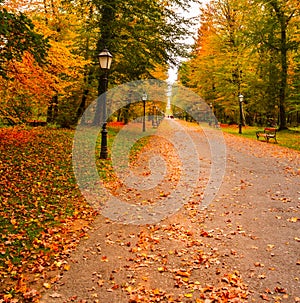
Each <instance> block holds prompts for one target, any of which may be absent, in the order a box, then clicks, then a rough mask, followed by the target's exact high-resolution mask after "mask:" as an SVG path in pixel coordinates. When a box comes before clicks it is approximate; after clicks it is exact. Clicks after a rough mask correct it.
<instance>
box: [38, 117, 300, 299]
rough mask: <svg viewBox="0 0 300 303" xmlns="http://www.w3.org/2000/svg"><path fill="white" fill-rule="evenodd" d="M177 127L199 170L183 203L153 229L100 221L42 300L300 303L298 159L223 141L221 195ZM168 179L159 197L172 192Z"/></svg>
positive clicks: (259, 145) (201, 152)
mask: <svg viewBox="0 0 300 303" xmlns="http://www.w3.org/2000/svg"><path fill="white" fill-rule="evenodd" d="M166 123H168V122H166ZM172 123H176V122H172ZM183 127H184V128H185V130H184V132H186V133H187V134H188V135H189V136H190V137H191V138H192V140H193V142H194V143H195V146H196V149H197V150H198V157H199V160H200V163H201V169H200V170H201V173H200V175H199V178H198V182H197V184H196V185H195V188H194V192H193V194H192V195H191V197H190V198H189V199H188V200H187V202H186V204H185V205H184V206H183V207H182V208H181V209H180V210H179V211H178V212H176V213H174V214H171V215H169V216H168V217H167V218H165V219H163V220H162V221H161V222H159V223H157V224H146V225H133V224H121V223H119V222H116V221H112V220H110V219H107V218H104V217H102V216H99V217H98V218H97V219H96V221H95V223H94V225H93V226H92V227H91V229H90V232H89V238H88V239H85V240H83V241H82V242H81V244H80V245H79V246H78V248H77V250H76V252H74V254H73V255H72V256H71V257H70V261H69V264H70V270H68V271H64V272H62V273H61V274H60V278H59V280H58V282H56V283H55V284H54V285H52V287H51V289H49V290H47V291H46V292H45V293H44V296H43V298H42V299H41V302H44V303H52V302H59V303H62V302H81V303H83V302H93V303H97V302H105V303H116V302H118V303H119V302H120V303H123V302H124V303H125V302H131V303H134V302H204V303H209V302H211V303H212V302H300V232H299V230H300V229H299V226H300V215H299V211H300V186H299V184H300V182H299V181H300V154H299V152H296V151H292V150H289V149H285V148H282V147H280V146H278V145H276V144H273V143H265V142H258V141H254V140H247V139H244V138H240V137H236V136H232V135H224V136H225V142H226V153H227V159H226V171H225V175H224V178H223V183H222V185H221V187H220V190H219V191H218V182H219V181H218V178H215V179H214V180H211V179H210V175H209V173H208V172H209V171H211V170H210V169H211V167H212V166H213V165H212V164H211V162H212V161H214V160H212V158H211V155H210V151H209V144H208V142H207V134H206V136H205V134H204V133H203V131H199V130H198V129H197V128H194V127H191V126H190V125H187V124H183ZM168 131H170V130H168ZM209 140H210V141H211V142H209V143H210V144H211V143H212V141H213V139H211V138H210V139H209ZM152 143H153V142H152ZM151 146H152V147H156V145H155V144H154V145H153V144H152V145H151ZM210 146H212V145H210ZM166 153H167V151H166ZM167 156H168V155H167ZM221 156H222V155H221ZM223 159H224V158H223ZM219 160H220V159H219ZM219 160H218V159H217V160H216V159H215V161H219ZM172 161H175V162H176V161H177V163H179V162H178V160H174V159H173V160H172ZM173 166H174V163H173ZM219 173H220V174H222V172H219ZM165 181H166V182H165V183H163V184H164V185H162V187H161V188H160V190H159V192H160V198H163V197H164V195H166V196H168V195H169V192H171V194H170V195H172V190H171V189H170V188H172V189H174V187H176V186H177V185H178V179H176V178H174V179H172V178H170V176H168V179H167V180H165ZM211 181H213V182H212V183H211ZM207 184H208V187H210V186H211V191H210V192H212V191H214V192H213V197H214V199H213V201H212V203H210V204H207V207H205V208H204V209H203V208H201V207H200V205H199V203H201V200H202V199H203V195H204V194H205V192H204V191H205V186H206V185H207ZM180 190H181V191H182V187H181V188H180ZM162 193H163V194H162ZM166 193H167V194H166ZM149 198H151V199H154V197H149ZM144 199H145V197H143V200H142V202H143V201H144V202H145V200H144ZM151 199H150V200H151ZM151 201H152V200H151ZM146 202H147V201H146ZM148 202H149V201H148ZM139 203H140V202H139ZM149 203H150V202H149Z"/></svg>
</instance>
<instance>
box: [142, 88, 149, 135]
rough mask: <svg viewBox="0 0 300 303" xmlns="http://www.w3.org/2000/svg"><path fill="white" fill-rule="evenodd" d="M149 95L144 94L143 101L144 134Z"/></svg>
mask: <svg viewBox="0 0 300 303" xmlns="http://www.w3.org/2000/svg"><path fill="white" fill-rule="evenodd" d="M147 98H148V96H147V94H146V93H143V96H142V101H143V106H144V117H143V132H145V131H146V101H147Z"/></svg>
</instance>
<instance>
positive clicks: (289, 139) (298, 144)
mask: <svg viewBox="0 0 300 303" xmlns="http://www.w3.org/2000/svg"><path fill="white" fill-rule="evenodd" d="M263 129H264V128H263V127H254V126H245V127H243V128H242V134H239V133H238V127H237V126H236V125H234V126H222V130H223V131H224V132H226V133H229V134H233V135H237V136H242V137H245V138H248V139H253V140H257V139H256V132H257V131H263ZM276 136H277V142H278V145H280V146H284V147H288V148H292V149H295V150H298V151H300V130H297V129H296V128H293V129H290V130H283V131H279V132H277V135H276ZM261 140H263V139H261ZM273 142H274V141H273V140H272V139H271V140H270V143H269V144H273Z"/></svg>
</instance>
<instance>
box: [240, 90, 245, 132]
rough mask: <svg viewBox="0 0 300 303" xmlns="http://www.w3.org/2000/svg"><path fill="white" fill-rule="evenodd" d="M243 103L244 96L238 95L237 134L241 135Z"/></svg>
mask: <svg viewBox="0 0 300 303" xmlns="http://www.w3.org/2000/svg"><path fill="white" fill-rule="evenodd" d="M243 101H244V96H243V95H242V94H240V95H239V108H240V121H239V134H241V133H242V125H243Z"/></svg>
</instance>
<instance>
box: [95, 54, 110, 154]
mask: <svg viewBox="0 0 300 303" xmlns="http://www.w3.org/2000/svg"><path fill="white" fill-rule="evenodd" d="M98 57H99V64H100V68H101V69H103V70H104V73H105V74H104V78H103V87H104V102H103V104H104V106H103V121H104V122H103V125H102V131H101V151H100V159H107V156H108V152H107V129H106V124H107V122H106V91H107V85H108V71H109V69H110V65H111V61H112V55H111V53H110V52H109V51H108V50H107V49H106V48H105V49H104V50H103V51H102V52H101V53H100V54H99V55H98Z"/></svg>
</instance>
